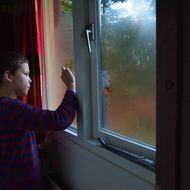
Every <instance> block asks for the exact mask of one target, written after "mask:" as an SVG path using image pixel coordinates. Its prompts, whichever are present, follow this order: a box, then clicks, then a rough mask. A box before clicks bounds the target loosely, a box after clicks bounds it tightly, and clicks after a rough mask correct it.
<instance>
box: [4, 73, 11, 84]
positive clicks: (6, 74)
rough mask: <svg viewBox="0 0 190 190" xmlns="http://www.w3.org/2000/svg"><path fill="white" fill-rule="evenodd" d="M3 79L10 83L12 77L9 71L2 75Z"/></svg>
mask: <svg viewBox="0 0 190 190" xmlns="http://www.w3.org/2000/svg"><path fill="white" fill-rule="evenodd" d="M4 79H5V80H7V81H9V82H12V79H13V76H12V74H11V72H10V71H5V73H4Z"/></svg>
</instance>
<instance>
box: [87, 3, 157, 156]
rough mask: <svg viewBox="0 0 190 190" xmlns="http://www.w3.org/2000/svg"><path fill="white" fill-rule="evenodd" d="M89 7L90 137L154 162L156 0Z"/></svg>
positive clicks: (92, 5)
mask: <svg viewBox="0 0 190 190" xmlns="http://www.w3.org/2000/svg"><path fill="white" fill-rule="evenodd" d="M90 7H95V9H93V10H92V9H91V11H90V15H91V17H90V22H91V23H93V24H94V26H95V27H94V28H95V30H94V31H93V30H92V33H93V32H94V34H95V37H94V40H93V39H92V40H91V49H92V52H91V53H89V54H90V59H91V81H92V82H91V87H92V92H91V94H92V118H93V119H92V124H93V137H94V138H96V139H97V138H100V137H101V138H102V139H104V140H105V142H106V143H107V144H110V145H113V146H115V147H119V148H122V149H123V150H128V151H131V152H133V153H136V154H138V155H142V156H146V157H148V158H150V159H155V137H156V134H155V133H156V132H155V131H156V14H155V1H152V0H140V1H136V0H129V1H93V2H91V4H90ZM95 55H96V56H95Z"/></svg>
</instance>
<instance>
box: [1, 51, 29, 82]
mask: <svg viewBox="0 0 190 190" xmlns="http://www.w3.org/2000/svg"><path fill="white" fill-rule="evenodd" d="M23 63H28V64H29V61H28V59H27V58H26V57H25V56H23V55H22V54H19V53H16V52H0V83H1V81H2V79H3V76H4V73H5V71H10V73H11V74H14V73H15V71H16V70H17V69H18V68H19V67H20V65H21V64H23Z"/></svg>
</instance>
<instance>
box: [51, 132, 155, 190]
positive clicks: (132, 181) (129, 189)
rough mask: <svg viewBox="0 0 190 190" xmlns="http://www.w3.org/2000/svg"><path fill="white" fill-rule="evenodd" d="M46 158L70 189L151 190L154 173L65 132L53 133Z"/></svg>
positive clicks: (61, 180)
mask: <svg viewBox="0 0 190 190" xmlns="http://www.w3.org/2000/svg"><path fill="white" fill-rule="evenodd" d="M48 158H49V164H50V165H51V167H52V168H53V170H54V171H56V173H57V174H58V176H59V177H60V179H59V180H60V182H61V183H62V184H64V183H65V184H66V183H67V184H70V185H69V186H70V189H72V190H153V189H154V184H155V174H154V172H152V171H149V170H147V169H145V168H143V167H141V166H138V165H136V164H134V163H132V162H130V161H128V160H125V159H123V158H121V157H119V156H117V155H114V154H113V153H111V152H108V151H107V150H104V149H103V148H101V147H100V146H98V145H95V144H94V143H92V142H90V141H89V142H86V143H85V142H83V141H80V140H78V138H77V137H76V136H72V135H70V134H66V133H65V132H57V133H56V137H55V142H53V143H52V144H51V145H50V147H49V155H48ZM67 190H68V189H67Z"/></svg>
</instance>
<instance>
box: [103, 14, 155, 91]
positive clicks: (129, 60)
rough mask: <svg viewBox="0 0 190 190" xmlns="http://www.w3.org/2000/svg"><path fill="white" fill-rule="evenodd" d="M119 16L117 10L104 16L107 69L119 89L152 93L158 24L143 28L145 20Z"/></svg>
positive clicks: (104, 45) (105, 65)
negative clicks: (149, 90) (133, 89)
mask: <svg viewBox="0 0 190 190" xmlns="http://www.w3.org/2000/svg"><path fill="white" fill-rule="evenodd" d="M150 11H151V10H150ZM118 15H120V14H118V12H117V11H114V10H111V11H107V12H106V13H105V14H102V35H103V38H102V39H103V52H104V54H103V55H104V63H103V65H104V68H105V69H106V70H108V72H109V74H110V75H111V77H112V78H113V83H115V84H114V85H116V86H118V88H122V89H123V88H126V87H127V88H130V87H133V88H134V87H135V88H136V89H138V90H139V91H141V90H142V91H145V89H146V88H147V90H148V89H152V88H154V86H155V82H156V81H155V74H156V73H155V72H156V44H155V42H156V40H155V39H156V36H155V35H156V31H155V29H156V27H155V23H149V21H147V23H146V24H145V25H143V22H142V20H139V21H138V20H135V19H134V18H133V17H132V16H128V17H119V16H118ZM145 20H147V18H145ZM147 27H148V28H147ZM114 78H115V79H116V80H114ZM124 81H125V82H124Z"/></svg>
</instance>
